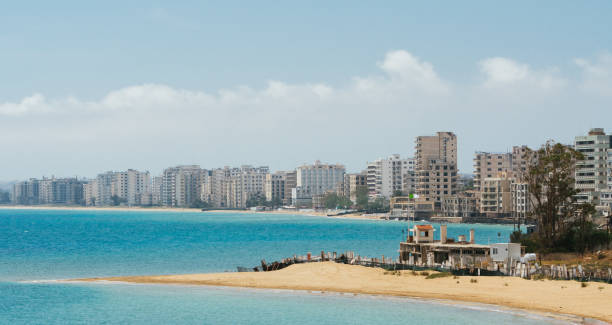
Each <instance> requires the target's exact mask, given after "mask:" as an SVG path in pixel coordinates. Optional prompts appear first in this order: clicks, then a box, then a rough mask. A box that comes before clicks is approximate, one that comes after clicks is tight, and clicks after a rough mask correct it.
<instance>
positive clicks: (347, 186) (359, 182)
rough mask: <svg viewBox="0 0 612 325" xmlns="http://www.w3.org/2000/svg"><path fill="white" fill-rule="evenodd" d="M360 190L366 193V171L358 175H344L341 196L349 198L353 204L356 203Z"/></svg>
mask: <svg viewBox="0 0 612 325" xmlns="http://www.w3.org/2000/svg"><path fill="white" fill-rule="evenodd" d="M360 190H361V191H365V192H367V191H368V175H367V171H362V172H361V173H358V174H345V175H344V182H343V183H342V194H341V195H342V196H344V197H347V198H349V200H351V201H353V203H357V193H358V192H359V191H360Z"/></svg>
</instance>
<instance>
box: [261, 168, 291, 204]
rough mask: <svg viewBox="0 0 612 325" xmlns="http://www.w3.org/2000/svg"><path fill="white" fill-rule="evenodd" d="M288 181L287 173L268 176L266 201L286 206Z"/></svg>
mask: <svg viewBox="0 0 612 325" xmlns="http://www.w3.org/2000/svg"><path fill="white" fill-rule="evenodd" d="M286 180H287V173H286V172H276V173H273V174H267V175H266V184H265V190H266V201H271V202H278V203H281V204H284V202H285V194H286V193H287V191H286V190H285V184H286Z"/></svg>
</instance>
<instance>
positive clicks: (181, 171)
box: [160, 165, 207, 207]
mask: <svg viewBox="0 0 612 325" xmlns="http://www.w3.org/2000/svg"><path fill="white" fill-rule="evenodd" d="M204 175H207V171H206V170H204V169H202V168H200V166H198V165H185V166H176V167H170V168H166V169H165V170H164V172H163V174H162V184H161V198H160V199H161V200H160V201H161V202H160V203H161V205H163V206H168V207H189V206H190V205H191V204H192V203H194V202H195V201H196V200H198V199H200V196H201V193H200V189H201V184H202V177H203V176H204Z"/></svg>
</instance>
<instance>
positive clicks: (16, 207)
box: [0, 205, 381, 220]
mask: <svg viewBox="0 0 612 325" xmlns="http://www.w3.org/2000/svg"><path fill="white" fill-rule="evenodd" d="M0 210H71V211H122V212H131V211H141V212H142V211H144V212H147V211H149V212H191V213H193V212H201V213H208V212H210V213H246V214H257V213H261V214H286V215H300V216H311V217H326V218H338V219H358V220H381V219H380V218H378V217H374V216H368V215H362V214H358V213H351V214H346V215H340V216H328V215H327V213H325V212H317V211H293V210H273V211H253V210H215V209H212V210H206V211H202V209H198V208H167V207H150V208H148V207H84V206H46V205H0Z"/></svg>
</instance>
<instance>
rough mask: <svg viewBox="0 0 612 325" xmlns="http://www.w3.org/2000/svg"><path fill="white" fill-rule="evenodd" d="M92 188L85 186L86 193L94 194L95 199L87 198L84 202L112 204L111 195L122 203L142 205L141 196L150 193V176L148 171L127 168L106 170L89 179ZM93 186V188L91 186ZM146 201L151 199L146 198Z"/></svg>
mask: <svg viewBox="0 0 612 325" xmlns="http://www.w3.org/2000/svg"><path fill="white" fill-rule="evenodd" d="M90 184H91V185H90V186H91V187H92V188H87V189H86V190H87V191H86V192H85V194H86V195H94V196H93V197H95V199H93V200H91V199H87V198H86V200H85V201H86V204H90V202H91V204H93V205H96V206H109V205H113V204H114V203H115V202H114V201H113V197H117V198H119V200H120V201H122V202H123V203H125V204H127V205H129V206H133V205H142V204H143V203H142V196H143V195H149V196H150V195H151V176H150V174H149V172H140V171H137V170H134V169H129V170H127V171H122V172H112V171H109V172H106V173H102V174H99V175H98V176H97V177H96V179H95V181H90ZM93 187H95V188H93ZM145 201H147V202H146V203H149V202H150V201H151V200H150V199H146V200H145Z"/></svg>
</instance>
